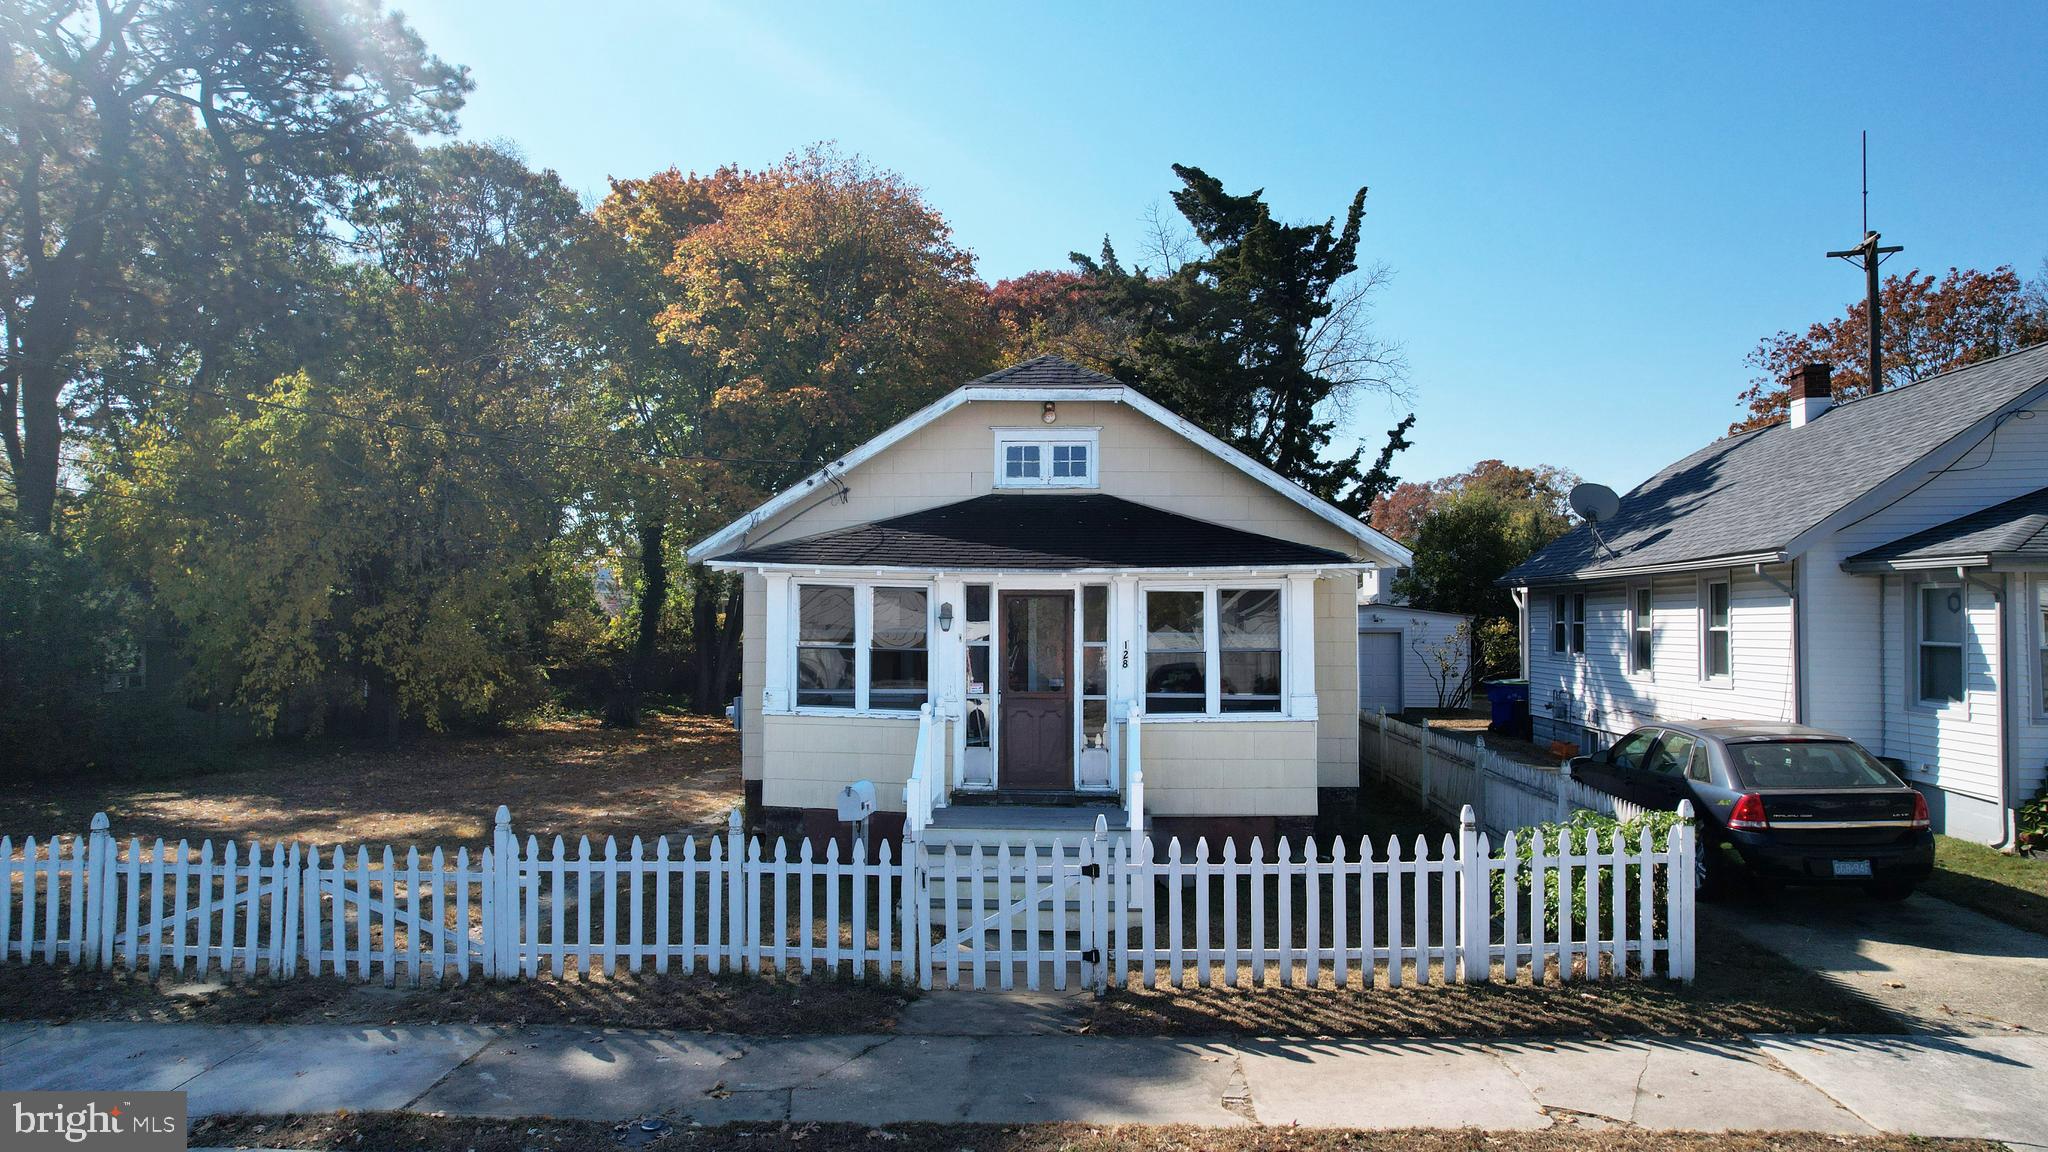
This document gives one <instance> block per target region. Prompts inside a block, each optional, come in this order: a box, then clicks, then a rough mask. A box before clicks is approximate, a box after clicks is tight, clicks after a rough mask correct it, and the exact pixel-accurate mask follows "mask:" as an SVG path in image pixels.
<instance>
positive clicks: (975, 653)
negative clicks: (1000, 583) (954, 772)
mask: <svg viewBox="0 0 2048 1152" xmlns="http://www.w3.org/2000/svg"><path fill="white" fill-rule="evenodd" d="M989 606H990V595H989V586H988V585H986V584H969V585H967V604H966V609H967V610H966V611H965V612H964V613H962V615H963V616H964V617H965V619H964V620H962V621H961V624H960V629H961V632H960V638H961V639H962V640H964V641H965V642H966V645H967V667H966V670H965V671H966V675H967V684H966V696H967V706H966V717H965V724H964V727H965V729H966V730H965V732H964V733H963V734H962V737H961V739H962V742H963V743H964V744H965V746H966V751H965V754H964V755H963V756H962V757H961V766H960V778H961V780H963V781H965V782H966V783H969V784H993V783H995V725H994V724H993V723H992V722H991V721H990V712H989V687H988V677H989V637H990V632H991V629H990V621H989Z"/></svg>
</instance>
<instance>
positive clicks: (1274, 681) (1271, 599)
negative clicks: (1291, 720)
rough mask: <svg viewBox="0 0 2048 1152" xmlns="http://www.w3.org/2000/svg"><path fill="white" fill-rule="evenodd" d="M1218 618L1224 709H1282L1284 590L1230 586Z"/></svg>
mask: <svg viewBox="0 0 2048 1152" xmlns="http://www.w3.org/2000/svg"><path fill="white" fill-rule="evenodd" d="M1216 622H1217V629H1216V634H1217V641H1218V645H1219V647H1220V648H1221V659H1220V660H1219V661H1218V663H1219V664H1220V665H1221V667H1222V672H1223V686H1222V702H1223V710H1224V711H1225V712H1278V711H1280V590H1279V589H1278V588H1225V589H1223V590H1221V591H1220V592H1218V593H1217V594H1216Z"/></svg>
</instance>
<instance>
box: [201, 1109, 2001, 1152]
mask: <svg viewBox="0 0 2048 1152" xmlns="http://www.w3.org/2000/svg"><path fill="white" fill-rule="evenodd" d="M622 1134H623V1133H622V1130H621V1129H619V1128H617V1127H615V1126H614V1125H611V1124H605V1123H600V1122H596V1121H571V1120H549V1119H521V1120H474V1119H458V1118H456V1117H452V1116H446V1117H442V1116H422V1115H419V1114H417V1113H410V1112H361V1113H352V1114H323V1115H318V1116H221V1117H214V1118H211V1119H203V1120H200V1121H198V1122H196V1123H195V1124H194V1125H193V1126H192V1133H191V1140H192V1143H193V1144H195V1145H197V1144H217V1145H227V1146H240V1147H266V1148H309V1149H342V1150H348V1152H352V1150H354V1149H358V1148H360V1149H365V1150H369V1149H379V1150H381V1149H393V1148H404V1149H416V1150H418V1152H613V1150H615V1149H617V1148H619V1147H622V1146H626V1147H632V1146H638V1147H646V1148H651V1149H700V1148H701V1149H733V1150H748V1152H754V1150H762V1152H765V1150H769V1149H789V1150H791V1152H850V1150H853V1149H859V1150H860V1152H874V1150H875V1149H878V1148H883V1149H888V1150H889V1152H1166V1150H1169V1149H1172V1150H1175V1152H1179V1150H1183V1149H1201V1150H1205V1152H1207V1150H1213V1152H1254V1150H1256V1152H1335V1150H1338V1149H1343V1150H1344V1152H1396V1150H1399V1152H1482V1150H1483V1152H1918V1150H1929V1149H1939V1150H1940V1152H2000V1149H2001V1146H2000V1145H1998V1144H1994V1143H1989V1142H1986V1141H1981V1140H1953V1141H1950V1140H1923V1139H1918V1138H1913V1137H1904V1136H1885V1137H1849V1136H1831V1135H1826V1134H1821V1133H1805V1132H1757V1133H1737V1134H1715V1133H1680V1132H1641V1131H1632V1130H1614V1131H1591V1130H1588V1129H1585V1128H1581V1127H1578V1126H1576V1125H1573V1124H1570V1123H1560V1124H1559V1125H1558V1126H1557V1127H1554V1128H1551V1129H1549V1130H1547V1131H1542V1132H1497V1133H1487V1132H1479V1131H1476V1130H1464V1131H1443V1130H1415V1129H1410V1130H1403V1131H1389V1132H1361V1131H1355V1130H1349V1129H1342V1128H1237V1129H1227V1128H1186V1127H1144V1126H1139V1125H1114V1126H1112V1125H1090V1124H1023V1125H994V1124H892V1125H889V1126H888V1127H886V1128H870V1127H868V1126H867V1125H864V1124H786V1123H784V1124H728V1125H724V1126H721V1127H717V1128H697V1127H692V1126H690V1125H689V1123H688V1122H687V1121H678V1122H677V1123H676V1124H675V1126H674V1128H673V1130H672V1131H670V1132H669V1133H668V1134H666V1135H664V1136H662V1137H660V1138H658V1139H656V1140H655V1141H653V1142H652V1143H648V1144H641V1145H626V1144H624V1142H623V1141H622V1139H621V1136H622Z"/></svg>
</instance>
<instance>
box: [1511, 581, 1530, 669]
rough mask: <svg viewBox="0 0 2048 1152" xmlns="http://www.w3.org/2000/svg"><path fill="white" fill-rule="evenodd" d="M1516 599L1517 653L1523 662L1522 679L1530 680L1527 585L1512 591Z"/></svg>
mask: <svg viewBox="0 0 2048 1152" xmlns="http://www.w3.org/2000/svg"><path fill="white" fill-rule="evenodd" d="M1510 594H1511V595H1513V596H1514V598H1515V631H1516V633H1517V634H1516V636H1515V652H1516V654H1517V655H1518V656H1519V658H1520V660H1521V664H1522V667H1521V673H1522V679H1523V680H1525V681H1526V680H1527V679H1529V589H1528V587H1527V586H1526V585H1524V586H1523V587H1520V588H1515V589H1512V590H1511V592H1510Z"/></svg>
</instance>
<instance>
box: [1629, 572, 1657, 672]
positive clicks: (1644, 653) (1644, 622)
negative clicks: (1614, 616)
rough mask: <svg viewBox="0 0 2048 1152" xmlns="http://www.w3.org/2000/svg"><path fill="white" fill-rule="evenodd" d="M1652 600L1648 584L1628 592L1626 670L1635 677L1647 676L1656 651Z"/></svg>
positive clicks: (1639, 585)
mask: <svg viewBox="0 0 2048 1152" xmlns="http://www.w3.org/2000/svg"><path fill="white" fill-rule="evenodd" d="M1654 600H1655V598H1654V597H1653V596H1652V595H1651V593H1650V586H1649V585H1648V584H1638V585H1635V586H1634V587H1632V588H1630V589H1629V590H1628V670H1629V671H1630V672H1631V673H1633V674H1635V675H1637V676H1647V675H1649V672H1650V659H1651V657H1652V655H1654V653H1655V650H1656V643H1655V641H1656V633H1655V632H1654V631H1653V630H1652V627H1651V626H1652V624H1653V623H1654V621H1655V618H1656V614H1655V613H1654V612H1653V611H1652V606H1653V604H1654Z"/></svg>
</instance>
